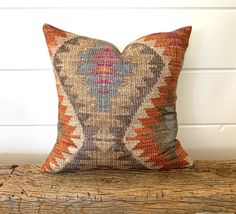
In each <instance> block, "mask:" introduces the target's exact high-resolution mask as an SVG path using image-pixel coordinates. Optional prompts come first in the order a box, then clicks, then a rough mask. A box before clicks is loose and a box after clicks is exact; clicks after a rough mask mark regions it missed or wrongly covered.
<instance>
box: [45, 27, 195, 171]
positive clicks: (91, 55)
mask: <svg viewBox="0 0 236 214" xmlns="http://www.w3.org/2000/svg"><path fill="white" fill-rule="evenodd" d="M190 32H191V27H185V28H182V29H178V30H176V31H173V32H168V33H156V34H151V35H147V36H144V37H142V38H140V39H138V40H136V41H134V42H132V43H130V44H129V45H128V46H127V47H126V48H125V49H124V51H123V52H122V53H120V52H119V51H118V49H117V48H116V47H115V46H114V45H112V44H110V43H108V42H106V41H102V40H97V39H91V38H87V37H82V36H78V35H75V34H72V33H69V32H65V31H63V30H60V29H57V28H54V27H52V26H50V25H45V26H44V33H45V38H46V41H47V44H48V49H49V53H50V56H51V59H52V63H53V66H54V73H55V76H56V82H57V85H58V99H59V118H58V120H59V121H58V137H57V141H56V144H55V146H54V148H53V149H52V151H51V153H50V155H49V156H48V158H47V160H46V161H45V163H44V164H43V165H42V169H43V170H44V171H47V172H59V171H67V170H74V169H80V170H85V169H94V168H96V169H107V168H108V169H169V168H182V167H187V166H189V165H191V164H192V161H191V159H190V158H189V156H188V154H187V153H186V152H185V151H184V149H183V148H182V146H181V144H180V142H179V141H178V140H177V139H176V135H177V119H176V112H175V102H176V86H177V81H178V76H179V73H180V70H181V67H182V64H183V58H184V53H185V50H186V48H187V46H188V39H189V36H190Z"/></svg>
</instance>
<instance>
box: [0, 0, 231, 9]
mask: <svg viewBox="0 0 236 214" xmlns="http://www.w3.org/2000/svg"><path fill="white" fill-rule="evenodd" d="M0 7H8V8H9V7H10V8H32V7H33V8H38V7H47V8H48V7H53V8H58V7H66V8H68V7H89V8H91V7H96V8H104V7H106V8H107V7H125V8H149V7H157V8H159V7H168V8H173V7H174V8H181V7H185V8H186V7H187V8H196V7H201V8H222V7H223V8H225V7H236V2H235V0H168V1H166V0H135V1H134V0H119V1H111V0H99V1H98V0H59V1H56V0H40V1H32V0H7V1H6V0H1V1H0Z"/></svg>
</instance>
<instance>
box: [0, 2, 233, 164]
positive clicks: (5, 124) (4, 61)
mask: <svg viewBox="0 0 236 214" xmlns="http://www.w3.org/2000/svg"><path fill="white" fill-rule="evenodd" d="M45 22H46V23H49V24H52V25H54V26H57V27H59V28H62V29H65V30H67V31H71V32H74V33H78V34H80V35H85V36H90V37H95V38H100V39H103V40H107V41H110V42H112V43H114V44H115V45H117V46H118V47H119V48H120V49H122V48H124V47H125V45H127V44H128V43H129V42H131V41H132V40H135V39H136V38H138V37H140V36H143V35H146V34H149V33H154V32H159V31H170V30H174V29H176V28H179V27H182V26H186V25H192V26H193V32H192V35H191V41H190V45H189V48H188V51H187V53H186V60H185V63H184V68H183V72H182V74H181V76H180V80H179V85H178V101H177V110H178V121H179V139H180V140H181V141H182V144H183V145H184V147H185V148H186V150H187V151H188V152H189V153H190V154H192V156H193V158H194V159H232V158H235V157H236V1H235V0H224V1H222V0H168V1H166V0H135V1H133V0H119V1H110V0H102V1H97V0H77V1H73V0H61V1H59V0H58V1H56V0H41V1H32V0H8V1H6V0H5V1H3V0H2V1H1V0H0V29H1V34H0V50H1V51H0V153H29V154H31V153H36V154H45V155H46V154H47V153H48V152H49V151H50V150H51V148H52V147H53V145H54V143H55V138H56V123H57V96H56V89H55V82H54V76H53V73H52V69H51V63H50V60H49V56H48V51H47V47H46V44H45V40H44V36H43V33H42V25H43V24H44V23H45ZM4 157H5V156H4ZM9 157H10V156H9ZM17 157H18V156H17ZM27 158H28V156H27ZM31 158H32V160H33V156H32V157H31ZM4 160H5V159H4ZM0 161H1V156H0ZM11 161H12V160H11ZM16 161H17V158H16Z"/></svg>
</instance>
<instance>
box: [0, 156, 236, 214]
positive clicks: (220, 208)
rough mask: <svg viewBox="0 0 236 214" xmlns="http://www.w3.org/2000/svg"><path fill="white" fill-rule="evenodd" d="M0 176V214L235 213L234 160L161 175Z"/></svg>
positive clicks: (23, 172)
mask: <svg viewBox="0 0 236 214" xmlns="http://www.w3.org/2000/svg"><path fill="white" fill-rule="evenodd" d="M7 169H8V173H6V170H7ZM2 170H4V172H5V173H2V174H1V173H0V213H24V214H25V213H26V214H27V213H30V214H34V213H42V214H43V213H142V214H146V213H147V214H148V213H188V214H189V213H204V212H210V213H220V212H221V213H235V212H236V160H233V161H195V165H194V167H193V168H191V169H183V170H170V171H161V172H156V171H141V172H135V171H126V172H124V171H102V170H96V171H86V172H74V173H62V174H45V173H41V172H40V168H39V166H38V165H23V166H18V167H17V166H15V165H14V166H12V165H10V166H6V165H4V166H1V165H0V172H1V171H2Z"/></svg>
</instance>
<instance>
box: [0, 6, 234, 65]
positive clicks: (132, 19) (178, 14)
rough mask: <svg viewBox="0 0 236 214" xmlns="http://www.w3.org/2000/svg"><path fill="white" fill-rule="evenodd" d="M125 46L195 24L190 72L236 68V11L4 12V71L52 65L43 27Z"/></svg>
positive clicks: (0, 19)
mask: <svg viewBox="0 0 236 214" xmlns="http://www.w3.org/2000/svg"><path fill="white" fill-rule="evenodd" d="M45 22H47V23H50V24H52V25H55V26H57V27H60V28H62V29H65V30H67V31H71V32H74V33H78V34H80V35H85V36H89V37H96V38H99V39H104V40H107V41H109V42H112V43H113V44H115V45H117V46H118V47H119V48H120V49H122V48H124V47H125V46H126V45H127V44H128V43H129V42H131V41H133V40H135V39H137V38H138V37H140V36H143V35H146V34H149V33H154V32H159V31H170V30H174V29H176V28H179V27H182V26H186V25H192V26H193V33H192V36H191V40H190V46H189V49H188V51H187V54H186V59H185V63H184V67H185V68H201V69H202V68H236V51H235V50H236V28H235V26H236V9H222V10H218V9H213V10H210V9H209V10H206V9H194V8H193V9H189V10H187V9H176V10H172V9H171V10H170V9H149V10H147V9H146V10H145V9H138V10H137V9H57V10H55V9H32V10H23V9H22V10H14V9H11V10H7V9H2V10H0V28H1V35H0V47H1V52H0V59H1V63H0V69H48V68H50V67H51V64H50V60H49V57H48V52H47V47H46V44H45V40H44V36H43V33H42V25H43V24H44V23H45Z"/></svg>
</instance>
